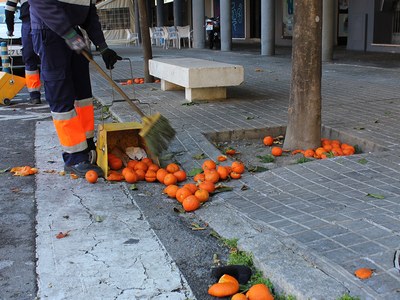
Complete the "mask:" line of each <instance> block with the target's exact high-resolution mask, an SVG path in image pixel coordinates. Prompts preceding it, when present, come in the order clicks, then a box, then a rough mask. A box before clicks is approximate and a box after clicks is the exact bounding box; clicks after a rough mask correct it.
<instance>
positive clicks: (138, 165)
mask: <svg viewBox="0 0 400 300" xmlns="http://www.w3.org/2000/svg"><path fill="white" fill-rule="evenodd" d="M148 168H149V166H148V165H147V164H146V163H145V162H143V161H138V162H137V163H136V165H135V167H134V168H133V169H134V170H135V171H136V170H143V171H144V172H146V171H147V169H148Z"/></svg>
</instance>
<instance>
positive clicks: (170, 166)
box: [165, 163, 180, 173]
mask: <svg viewBox="0 0 400 300" xmlns="http://www.w3.org/2000/svg"><path fill="white" fill-rule="evenodd" d="M165 170H167V172H168V173H175V172H177V171H179V170H180V167H179V166H178V165H177V164H175V163H170V164H168V165H167V166H166V168H165Z"/></svg>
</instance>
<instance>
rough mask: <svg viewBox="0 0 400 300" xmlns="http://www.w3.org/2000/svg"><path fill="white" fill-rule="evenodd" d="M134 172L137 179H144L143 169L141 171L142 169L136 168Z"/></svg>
mask: <svg viewBox="0 0 400 300" xmlns="http://www.w3.org/2000/svg"><path fill="white" fill-rule="evenodd" d="M135 173H136V175H137V180H138V181H141V180H144V178H145V175H146V172H145V171H143V170H142V169H138V170H135Z"/></svg>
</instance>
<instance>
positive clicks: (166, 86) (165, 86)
mask: <svg viewBox="0 0 400 300" xmlns="http://www.w3.org/2000/svg"><path fill="white" fill-rule="evenodd" d="M183 89H184V88H183V87H182V86H180V85H176V84H174V83H172V82H169V81H166V80H164V79H161V90H162V91H180V90H183Z"/></svg>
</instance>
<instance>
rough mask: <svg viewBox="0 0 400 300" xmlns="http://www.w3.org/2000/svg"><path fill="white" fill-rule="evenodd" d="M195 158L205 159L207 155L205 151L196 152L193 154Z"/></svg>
mask: <svg viewBox="0 0 400 300" xmlns="http://www.w3.org/2000/svg"><path fill="white" fill-rule="evenodd" d="M192 157H193V158H194V159H197V160H200V159H204V158H206V157H207V156H206V155H205V154H204V153H200V154H196V155H193V156H192Z"/></svg>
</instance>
